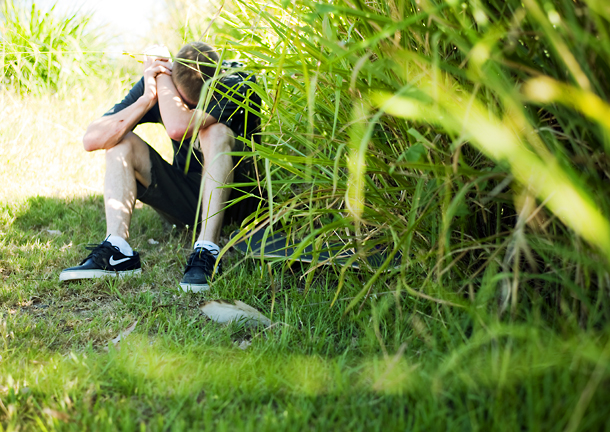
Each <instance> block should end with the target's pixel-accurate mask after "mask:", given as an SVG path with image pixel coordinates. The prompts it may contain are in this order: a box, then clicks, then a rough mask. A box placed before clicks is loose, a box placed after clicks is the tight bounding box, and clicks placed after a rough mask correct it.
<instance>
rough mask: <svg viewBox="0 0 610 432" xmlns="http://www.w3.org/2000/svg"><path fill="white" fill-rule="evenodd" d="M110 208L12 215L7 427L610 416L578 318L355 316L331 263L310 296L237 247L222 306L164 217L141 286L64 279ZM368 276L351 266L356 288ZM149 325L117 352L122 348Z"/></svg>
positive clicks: (261, 426)
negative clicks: (554, 321) (195, 287)
mask: <svg viewBox="0 0 610 432" xmlns="http://www.w3.org/2000/svg"><path fill="white" fill-rule="evenodd" d="M102 209H103V207H102V199H101V197H99V196H95V195H94V196H90V197H84V198H73V199H58V198H47V197H34V198H28V199H27V200H25V201H23V202H22V203H20V204H18V203H12V204H9V205H4V207H3V208H2V218H1V221H2V227H1V230H2V237H1V240H0V251H1V252H2V260H1V261H0V268H2V273H0V274H1V275H2V285H1V288H0V303H1V304H2V305H3V306H2V311H1V312H0V313H1V316H2V318H1V320H0V329H1V330H2V332H1V333H2V340H1V341H0V355H1V356H2V361H1V363H0V364H1V365H2V368H1V372H0V383H2V387H1V388H0V391H1V393H0V395H1V396H0V397H1V400H2V403H3V405H4V408H2V407H0V410H2V414H1V415H2V417H1V418H2V424H3V427H4V428H5V429H7V430H14V429H15V428H16V427H18V426H19V427H21V428H22V429H21V430H23V429H25V430H29V429H39V428H40V429H42V428H45V427H46V428H48V429H53V430H72V429H74V430H83V429H95V430H98V429H108V430H113V429H120V430H133V429H134V428H139V427H140V425H141V424H142V425H144V426H143V427H145V429H146V430H167V429H171V430H182V429H193V428H202V427H214V428H218V429H221V430H222V429H227V430H234V429H244V430H254V429H257V430H267V429H273V430H275V429H281V430H302V429H304V428H306V429H322V428H331V427H332V428H340V429H350V430H370V429H381V428H383V429H385V428H390V429H399V428H400V429H414V430H430V429H432V430H446V429H452V430H462V429H482V430H488V429H489V428H492V427H493V428H500V429H503V430H515V429H519V428H527V429H533V430H563V429H565V427H566V425H568V423H569V422H570V420H571V419H572V418H573V417H574V416H575V415H576V414H575V413H577V412H578V410H577V409H576V408H577V407H578V406H579V403H581V404H583V405H582V406H583V413H584V414H585V415H584V416H583V419H582V421H581V422H580V423H579V425H580V427H579V430H599V427H602V426H603V425H604V424H605V423H606V418H607V398H606V397H605V392H604V391H603V390H602V389H603V388H604V387H605V386H606V385H607V383H608V369H607V368H608V363H609V360H610V358H609V355H610V350H609V349H608V346H610V345H609V342H608V332H607V330H603V331H595V332H594V331H591V332H588V333H587V334H586V337H584V336H585V334H583V333H582V331H580V330H579V328H578V324H577V322H569V320H568V322H566V323H565V324H564V330H563V331H562V332H557V331H556V330H552V329H549V328H548V326H546V325H545V323H544V321H543V320H542V319H541V318H540V317H535V316H532V317H531V318H530V323H529V324H530V325H519V324H505V323H502V322H499V321H495V322H494V320H493V319H490V318H489V317H488V316H486V314H485V311H484V310H477V307H476V306H474V305H473V306H472V307H468V308H465V309H464V310H460V309H455V308H451V307H448V306H434V305H431V304H430V303H429V302H427V301H422V300H420V299H417V298H413V297H410V296H406V295H404V294H403V295H400V296H399V299H400V301H397V298H396V296H395V294H394V293H390V294H386V295H380V296H378V297H377V298H376V299H372V300H370V301H369V302H368V305H367V306H366V307H365V308H364V309H363V311H362V312H361V313H359V314H357V313H354V312H350V313H348V314H347V315H346V316H343V313H344V311H345V309H346V306H347V304H348V302H347V299H344V300H342V301H339V302H338V303H337V305H336V306H335V307H333V308H332V309H331V308H329V305H330V303H329V299H330V298H331V297H332V294H333V293H334V290H335V288H336V283H337V275H336V274H335V272H334V270H333V269H332V268H331V269H325V270H320V271H318V272H316V274H315V277H314V280H313V282H312V285H311V288H310V290H309V293H308V294H307V296H305V295H303V289H304V282H303V280H302V278H301V276H302V271H301V270H299V269H298V268H293V271H292V272H291V271H289V270H285V271H284V272H282V271H281V269H280V268H276V269H274V270H273V271H272V275H273V279H271V277H270V276H269V274H268V273H265V274H264V276H263V277H262V278H261V277H260V276H259V274H260V273H259V272H258V269H257V266H256V265H255V264H254V263H252V262H250V261H248V260H246V261H244V260H243V259H242V257H241V256H239V255H237V254H236V253H231V254H229V256H227V257H226V258H225V259H226V260H227V264H228V265H227V266H226V267H227V269H228V271H227V272H226V274H225V276H224V277H223V278H222V279H220V280H219V281H218V283H217V284H216V285H215V288H214V290H213V292H212V293H210V295H208V296H206V297H202V296H198V295H185V294H183V293H181V292H180V291H179V290H177V281H178V279H179V277H180V276H181V270H182V266H183V265H184V260H185V256H186V255H187V253H188V251H187V250H186V247H187V245H188V243H189V239H190V238H189V236H188V235H187V234H186V233H177V232H175V231H173V230H171V229H170V230H167V229H166V228H165V227H164V226H163V224H162V223H161V221H160V219H158V218H157V216H156V214H155V213H154V212H153V211H152V210H150V209H148V208H142V209H137V210H136V213H135V218H134V223H133V227H134V228H135V229H134V231H133V239H132V242H133V245H134V246H135V247H136V248H137V249H138V250H140V252H141V253H142V256H143V259H144V273H143V275H142V276H141V277H137V278H133V279H130V280H126V281H121V282H117V281H114V280H106V281H96V282H92V281H88V282H83V283H74V284H70V285H60V284H59V283H58V281H57V280H58V274H59V271H60V270H61V269H62V268H63V267H65V266H68V265H72V264H73V263H74V262H75V261H77V260H78V259H79V258H80V257H82V255H83V252H84V251H83V249H82V247H81V246H79V245H81V244H84V243H88V242H93V241H99V238H98V237H99V235H100V234H99V233H100V232H103V228H104V224H103V220H102V216H101V215H102ZM83 221H87V223H83ZM47 227H49V228H52V229H58V230H60V231H62V233H63V234H61V235H59V236H50V235H49V234H48V233H45V232H44V231H43V230H44V229H47ZM148 238H154V239H156V240H157V241H159V242H160V243H159V245H150V244H148V243H147V239H148ZM70 244H71V245H72V246H70V247H67V245H70ZM364 277H365V275H362V274H359V273H351V272H350V273H349V275H348V278H349V283H348V286H346V287H345V288H344V295H346V296H349V295H353V294H355V293H356V292H357V290H358V287H359V286H360V285H361V284H362V279H363V278H364ZM209 298H226V299H240V300H242V301H245V302H246V303H248V304H251V305H253V306H255V307H257V308H258V309H259V310H261V311H263V313H265V314H266V315H268V316H271V317H272V319H273V320H274V321H276V322H279V323H280V324H279V325H277V326H275V327H274V328H272V329H269V330H267V331H261V330H260V329H257V330H252V329H246V328H243V327H239V326H236V325H232V326H228V327H226V326H221V325H218V324H215V323H213V322H211V321H209V320H208V319H207V318H205V317H204V316H203V315H201V314H200V313H199V310H198V305H199V304H200V303H201V302H203V301H205V300H206V299H209ZM272 309H273V315H272ZM135 320H138V324H137V326H136V329H135V331H134V332H133V333H131V334H130V335H129V336H127V337H126V338H125V340H124V341H122V342H120V344H119V346H118V347H116V348H115V347H114V346H113V345H112V344H111V343H110V340H111V339H113V338H114V337H116V336H117V335H118V334H119V333H120V332H121V331H123V330H125V329H126V328H127V327H129V326H130V325H131V324H132V323H133V322H134V321H135ZM244 340H246V341H250V342H251V345H250V346H249V347H248V348H247V349H246V350H245V351H244V350H241V349H240V348H239V347H238V345H239V344H240V343H242V341H244ZM604 347H605V348H604ZM604 351H605V352H604ZM384 352H387V355H386V354H384ZM600 367H601V374H600V373H599V371H598V369H599V368H600ZM589 391H593V393H590V394H591V396H592V399H591V400H586V401H585V402H580V401H581V399H582V398H583V397H585V395H586V394H587V393H588V392H589ZM41 424H42V426H41Z"/></svg>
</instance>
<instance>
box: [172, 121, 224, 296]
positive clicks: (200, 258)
mask: <svg viewBox="0 0 610 432" xmlns="http://www.w3.org/2000/svg"><path fill="white" fill-rule="evenodd" d="M199 144H200V148H201V151H202V153H203V158H204V166H203V178H202V181H203V198H202V206H201V214H202V227H201V231H200V232H199V237H198V238H197V243H196V244H195V251H194V252H193V253H192V254H191V256H190V257H189V259H188V261H187V265H186V269H185V270H184V277H183V278H182V281H180V287H181V288H182V289H183V290H184V291H190V292H199V291H205V290H207V289H209V280H210V278H211V277H212V272H213V270H214V266H215V265H216V257H217V256H218V252H219V250H218V249H219V248H218V240H219V239H220V231H221V228H222V219H223V216H224V210H223V207H224V205H225V203H226V202H227V200H228V199H229V196H230V194H231V190H230V189H228V188H219V186H225V185H227V184H230V183H232V181H233V158H232V156H230V155H228V154H223V153H227V152H230V151H231V150H233V147H234V145H235V138H234V137H233V132H232V131H231V129H229V128H228V127H227V126H225V125H222V124H214V125H212V126H209V127H207V128H206V129H203V130H201V131H200V132H199ZM220 271H221V267H220V263H219V265H218V266H217V273H220Z"/></svg>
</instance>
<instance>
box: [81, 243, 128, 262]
mask: <svg viewBox="0 0 610 432" xmlns="http://www.w3.org/2000/svg"><path fill="white" fill-rule="evenodd" d="M104 243H106V242H103V243H99V244H96V243H89V244H87V245H85V249H87V250H90V251H91V253H90V254H89V255H87V258H85V259H84V260H83V261H82V262H81V264H84V263H85V261H87V260H88V259H90V258H91V260H92V261H93V262H94V263H96V264H103V263H100V261H99V256H100V254H101V253H102V251H103V250H104V249H115V250H117V251H118V252H120V250H119V248H117V247H116V246H112V245H110V246H108V245H105V244H104ZM108 244H110V243H108Z"/></svg>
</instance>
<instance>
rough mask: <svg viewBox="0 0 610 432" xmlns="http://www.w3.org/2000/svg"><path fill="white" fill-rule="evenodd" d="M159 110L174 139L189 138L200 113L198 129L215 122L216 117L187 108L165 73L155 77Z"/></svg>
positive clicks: (166, 127) (170, 135) (168, 131)
mask: <svg viewBox="0 0 610 432" xmlns="http://www.w3.org/2000/svg"><path fill="white" fill-rule="evenodd" d="M157 92H158V98H159V111H160V112H161V118H162V119H163V125H164V126H165V130H166V131H167V134H168V135H169V137H170V138H171V139H173V140H175V141H181V140H182V139H186V138H190V137H191V136H192V135H193V133H194V131H195V128H197V124H198V120H200V117H199V116H201V115H205V117H204V118H203V121H202V124H201V125H199V129H204V128H206V127H208V126H209V125H211V124H214V123H216V119H215V118H214V117H212V116H210V115H209V114H206V113H203V112H202V111H200V110H196V109H191V108H189V107H188V106H187V105H186V104H185V103H184V101H183V100H182V98H181V97H180V94H179V93H178V91H177V90H176V87H175V86H174V83H173V81H172V78H171V77H170V76H167V75H159V76H158V77H157Z"/></svg>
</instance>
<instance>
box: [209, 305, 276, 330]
mask: <svg viewBox="0 0 610 432" xmlns="http://www.w3.org/2000/svg"><path fill="white" fill-rule="evenodd" d="M199 309H201V312H202V313H203V314H204V315H206V316H207V317H208V318H210V319H211V320H213V321H216V322H219V323H221V324H226V323H229V322H232V321H233V322H242V321H243V322H244V323H245V324H247V325H250V326H257V325H264V326H269V325H271V320H270V319H269V318H267V317H266V316H265V315H263V314H262V313H260V312H259V311H257V310H256V309H254V308H253V307H252V306H249V305H247V304H246V303H244V302H241V301H239V300H235V304H232V303H229V302H228V301H226V300H213V301H209V302H207V303H204V304H203V305H202V306H201V307H200V308H199Z"/></svg>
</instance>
